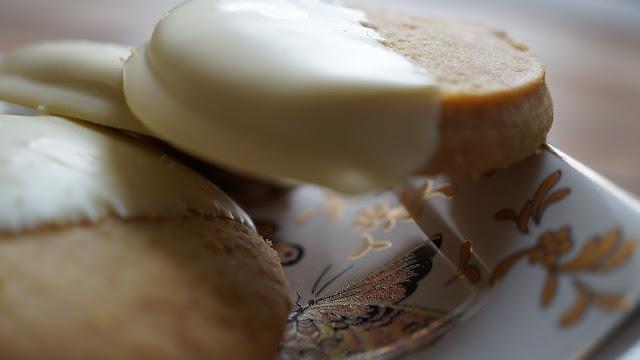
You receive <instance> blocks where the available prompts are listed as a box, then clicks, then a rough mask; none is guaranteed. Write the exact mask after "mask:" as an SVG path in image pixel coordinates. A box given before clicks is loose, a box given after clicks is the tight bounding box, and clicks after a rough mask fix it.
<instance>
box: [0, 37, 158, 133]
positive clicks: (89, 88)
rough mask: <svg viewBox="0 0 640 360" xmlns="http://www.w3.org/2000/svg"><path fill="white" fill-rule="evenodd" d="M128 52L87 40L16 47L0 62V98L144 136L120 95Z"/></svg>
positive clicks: (144, 130) (140, 126)
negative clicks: (123, 67)
mask: <svg viewBox="0 0 640 360" xmlns="http://www.w3.org/2000/svg"><path fill="white" fill-rule="evenodd" d="M129 55H130V50H129V48H126V47H123V46H119V45H114V44H104V43H95V42H89V41H73V40H66V41H48V42H41V43H35V44H31V45H28V46H25V47H22V48H19V49H17V50H15V51H13V52H11V53H9V54H7V55H5V56H4V58H3V61H2V62H1V63H0V100H4V101H8V102H12V103H15V104H19V105H23V106H27V107H30V108H33V109H36V110H38V111H39V112H41V113H45V114H55V115H64V116H67V117H71V118H75V119H80V120H85V121H89V122H92V123H95V124H100V125H105V126H109V127H113V128H119V129H125V130H132V131H136V132H140V133H147V134H148V131H147V130H146V129H145V127H144V126H143V125H142V124H141V123H140V121H139V120H138V119H136V118H135V117H134V116H133V114H131V111H129V108H128V107H127V104H126V102H125V100H124V96H123V94H122V64H123V62H124V61H125V59H126V58H127V57H129Z"/></svg>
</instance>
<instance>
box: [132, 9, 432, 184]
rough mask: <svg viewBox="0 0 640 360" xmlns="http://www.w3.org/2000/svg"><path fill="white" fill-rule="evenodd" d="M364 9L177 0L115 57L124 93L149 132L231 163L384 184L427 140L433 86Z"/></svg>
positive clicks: (318, 179)
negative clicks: (121, 62)
mask: <svg viewBox="0 0 640 360" xmlns="http://www.w3.org/2000/svg"><path fill="white" fill-rule="evenodd" d="M365 20H366V19H365V16H364V14H363V13H362V12H360V11H356V10H352V9H348V8H345V7H342V6H338V5H333V4H328V3H325V2H322V1H318V0H190V1H186V2H184V3H183V4H181V5H179V6H178V7H177V8H175V9H174V10H173V11H171V12H170V13H169V14H168V15H167V16H165V17H164V18H163V19H162V20H161V22H160V23H159V25H158V26H157V27H156V29H155V31H154V34H153V37H152V39H151V40H150V42H149V43H148V44H147V45H146V46H145V47H142V48H140V49H139V51H138V52H137V53H134V54H133V55H132V57H131V58H130V59H129V61H128V62H127V63H126V64H125V81H124V89H125V96H126V98H127V102H128V103H129V106H130V107H131V109H132V111H133V112H134V113H135V114H136V115H137V116H138V117H139V118H140V119H141V120H142V122H143V123H144V124H145V125H146V126H147V127H148V128H149V129H151V131H152V132H153V133H154V134H155V135H156V136H158V137H160V138H162V139H164V140H166V141H169V142H171V143H173V144H175V145H177V146H179V147H181V148H182V149H184V150H186V151H188V152H191V153H192V154H195V155H198V156H200V157H203V158H205V159H208V160H211V161H213V162H216V163H219V164H222V165H225V166H228V167H231V168H234V169H236V170H241V171H244V172H247V173H251V174H253V175H258V176H262V177H268V178H274V177H285V178H293V179H297V180H303V181H310V182H315V183H318V184H322V185H326V186H330V187H333V188H335V189H338V190H341V191H345V192H359V191H366V190H372V189H379V188H380V187H384V186H388V185H392V184H394V183H397V182H399V181H400V180H402V179H403V178H404V177H405V176H407V175H408V174H410V173H412V172H414V171H416V170H418V168H420V167H421V166H423V165H425V164H426V163H427V162H428V160H429V159H430V157H431V155H432V153H433V151H434V149H435V145H436V132H437V131H436V130H437V112H438V96H437V88H436V86H435V85H434V82H433V81H432V80H431V78H430V77H429V76H428V74H427V73H426V72H425V71H424V70H423V69H421V68H419V67H418V66H416V65H414V64H413V63H411V62H410V61H409V60H407V59H405V58H404V57H402V56H401V55H399V54H396V53H394V52H393V51H392V50H390V49H388V48H386V47H385V46H384V45H383V44H382V43H381V40H382V38H381V36H380V35H379V34H378V33H376V32H375V31H374V30H372V29H371V28H369V27H366V26H364V25H363V23H364V22H365Z"/></svg>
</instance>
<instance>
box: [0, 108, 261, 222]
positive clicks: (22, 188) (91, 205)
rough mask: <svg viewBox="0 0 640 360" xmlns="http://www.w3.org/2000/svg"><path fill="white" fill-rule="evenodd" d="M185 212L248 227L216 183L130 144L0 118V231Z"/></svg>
mask: <svg viewBox="0 0 640 360" xmlns="http://www.w3.org/2000/svg"><path fill="white" fill-rule="evenodd" d="M193 213H200V214H205V215H221V216H225V217H228V218H233V219H237V220H239V221H242V222H244V223H245V224H247V225H249V226H252V223H251V220H250V219H249V217H248V216H247V215H246V214H245V212H244V211H243V210H242V209H241V208H240V207H238V206H237V205H236V204H235V203H234V202H233V201H232V200H231V199H229V198H228V197H227V196H226V195H225V194H224V193H223V192H222V191H221V190H219V189H218V188H217V187H216V186H214V185H213V184H211V183H210V182H209V181H207V180H206V179H205V178H203V177H201V176H200V175H198V174H196V173H195V172H193V171H192V170H190V169H188V168H187V167H185V166H183V165H181V164H180V163H177V162H175V161H173V160H172V159H170V158H167V157H166V155H164V154H162V153H161V152H159V151H157V150H155V149H154V148H151V147H148V146H146V145H145V144H142V143H140V142H138V141H136V140H133V139H130V138H127V137H125V136H122V135H119V134H117V133H115V132H113V131H109V130H104V129H101V128H98V127H95V126H90V125H83V124H81V123H76V122H73V121H70V120H66V119H63V118H59V117H53V116H37V117H33V116H16V115H0V232H18V231H21V230H23V229H30V228H37V227H38V226H41V225H52V224H54V225H55V224H67V223H76V222H86V221H90V222H92V221H99V220H100V219H102V218H104V217H106V216H109V215H113V216H117V217H121V218H125V219H130V218H136V217H144V218H146V217H152V218H153V217H180V216H189V215H192V214H193Z"/></svg>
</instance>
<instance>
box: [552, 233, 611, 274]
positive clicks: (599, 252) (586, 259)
mask: <svg viewBox="0 0 640 360" xmlns="http://www.w3.org/2000/svg"><path fill="white" fill-rule="evenodd" d="M619 236H620V232H619V231H618V230H617V229H613V230H611V231H609V232H607V233H606V234H605V235H604V236H603V237H602V238H597V237H596V238H593V239H591V240H589V241H587V243H586V244H585V245H584V246H583V247H582V250H580V252H579V253H578V255H576V256H575V257H574V258H573V260H570V261H568V262H566V263H564V264H562V265H561V266H560V271H564V272H575V271H583V270H593V269H594V268H596V267H597V266H598V265H600V263H602V262H603V260H604V259H605V257H607V256H608V255H609V254H610V253H611V252H612V250H613V249H614V248H615V246H616V245H617V244H618V240H619Z"/></svg>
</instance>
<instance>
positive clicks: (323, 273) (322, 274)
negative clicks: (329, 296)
mask: <svg viewBox="0 0 640 360" xmlns="http://www.w3.org/2000/svg"><path fill="white" fill-rule="evenodd" d="M329 269H331V265H327V267H325V268H324V270H322V272H321V273H320V276H318V278H317V279H316V282H314V283H313V288H312V289H311V295H313V296H315V295H316V288H317V287H318V285H319V284H320V281H321V280H322V278H323V277H324V276H325V275H326V274H327V272H328V271H329Z"/></svg>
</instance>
